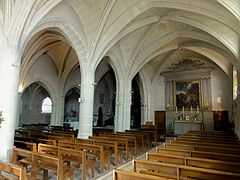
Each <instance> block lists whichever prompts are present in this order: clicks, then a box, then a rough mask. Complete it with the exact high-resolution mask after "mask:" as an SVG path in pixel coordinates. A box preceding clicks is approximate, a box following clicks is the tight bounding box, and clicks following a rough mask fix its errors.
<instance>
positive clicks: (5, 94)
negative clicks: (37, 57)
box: [0, 45, 20, 161]
mask: <svg viewBox="0 0 240 180" xmlns="http://www.w3.org/2000/svg"><path fill="white" fill-rule="evenodd" d="M0 49H1V53H0V82H1V88H0V111H2V112H3V117H4V121H3V122H2V124H1V128H0V137H2V138H1V140H0V159H1V160H3V161H8V158H9V157H8V153H9V151H10V150H11V149H12V147H13V140H14V131H15V127H16V119H17V106H18V84H19V73H20V58H19V55H18V52H17V49H16V48H15V47H11V46H9V45H2V46H1V45H0Z"/></svg>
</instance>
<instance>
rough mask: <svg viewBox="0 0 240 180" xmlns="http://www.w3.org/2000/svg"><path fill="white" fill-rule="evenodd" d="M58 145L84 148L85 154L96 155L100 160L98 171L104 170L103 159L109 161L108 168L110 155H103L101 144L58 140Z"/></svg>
mask: <svg viewBox="0 0 240 180" xmlns="http://www.w3.org/2000/svg"><path fill="white" fill-rule="evenodd" d="M58 146H59V147H63V148H70V149H75V150H81V151H83V150H86V153H87V154H91V155H93V156H94V158H95V157H97V158H98V159H99V161H100V173H102V172H103V170H104V160H106V161H107V162H109V164H108V170H109V169H110V157H105V155H104V150H103V146H98V145H93V144H84V143H80V142H69V141H59V142H58Z"/></svg>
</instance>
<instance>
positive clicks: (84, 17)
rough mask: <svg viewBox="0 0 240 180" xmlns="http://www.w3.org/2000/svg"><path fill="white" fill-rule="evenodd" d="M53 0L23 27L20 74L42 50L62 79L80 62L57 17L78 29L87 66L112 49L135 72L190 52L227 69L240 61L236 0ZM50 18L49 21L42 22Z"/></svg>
mask: <svg viewBox="0 0 240 180" xmlns="http://www.w3.org/2000/svg"><path fill="white" fill-rule="evenodd" d="M51 2H52V4H53V5H52V6H51V7H49V8H47V7H46V4H47V3H49V2H48V1H41V3H40V2H37V1H36V3H35V5H34V6H35V9H34V10H35V13H36V14H37V13H39V12H41V11H40V9H41V8H43V7H44V8H45V9H46V13H45V14H43V16H42V17H41V18H39V19H38V22H37V24H36V26H34V27H32V29H31V28H30V27H31V26H28V28H27V27H25V28H24V32H25V34H27V35H28V36H26V38H25V39H22V48H23V49H24V51H23V54H22V74H25V73H26V72H27V71H28V70H29V68H31V65H32V64H33V63H34V61H36V60H37V59H38V57H39V56H40V55H41V54H43V53H44V54H47V55H49V56H50V57H51V59H52V61H53V62H54V64H55V66H56V71H57V76H58V77H59V78H60V79H61V78H62V77H63V76H68V74H69V73H70V71H71V69H72V68H74V67H76V65H77V64H78V63H79V62H80V65H81V61H82V59H81V56H79V55H77V54H78V52H77V50H76V47H75V46H74V44H73V42H72V41H71V40H70V39H71V38H70V37H67V35H66V34H64V33H63V32H61V31H59V30H58V29H57V28H55V27H54V24H51V23H58V22H61V23H63V22H64V23H66V24H67V25H69V27H71V31H72V32H74V33H75V34H76V35H77V36H76V38H75V37H74V38H75V39H74V41H81V43H82V45H83V47H84V50H85V51H86V55H87V57H88V61H89V62H88V63H89V66H92V67H94V68H95V69H96V67H97V66H98V64H99V63H100V61H101V60H102V59H103V58H104V56H106V55H109V54H110V58H112V60H113V61H115V63H116V64H120V66H121V69H123V70H124V72H126V73H127V74H128V75H130V76H132V77H134V75H135V74H136V73H137V72H139V71H140V70H141V69H143V68H144V67H148V69H152V70H153V71H154V72H158V73H159V69H161V68H162V67H161V66H162V65H163V64H164V63H165V62H166V61H169V62H176V61H181V60H182V59H185V58H189V57H194V58H200V59H203V60H206V61H213V62H214V63H216V64H217V65H218V66H219V67H221V68H222V69H223V71H225V72H226V73H227V74H228V73H229V72H228V71H229V69H230V67H231V66H232V64H233V65H235V66H236V67H237V69H239V67H240V63H239V57H240V54H239V49H240V48H239V45H240V42H239V39H240V38H239V37H240V11H239V8H240V2H239V1H238V0H233V1H231V2H226V1H221V0H211V1H209V0H192V1H189V0H188V1H187V0H184V1H178V0H131V1H128V0H65V1H60V0H59V1H51ZM38 10H39V11H38ZM63 12H64V13H63ZM32 13H33V12H32ZM33 17H35V16H33ZM28 21H29V20H28ZM48 22H51V23H50V24H49V27H48V26H47V25H46V27H47V28H45V29H44V28H42V27H43V26H44V24H47V23H48ZM69 31H70V30H69ZM73 36H74V35H73ZM78 38H79V39H78ZM72 39H73V38H72ZM113 54H114V56H111V55H113ZM114 57H116V59H114ZM117 61H120V62H117ZM24 72H25V73H24Z"/></svg>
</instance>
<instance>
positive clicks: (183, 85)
mask: <svg viewBox="0 0 240 180" xmlns="http://www.w3.org/2000/svg"><path fill="white" fill-rule="evenodd" d="M173 85H174V91H173V92H174V107H178V108H182V107H184V108H189V109H190V108H191V107H192V108H194V109H197V108H200V107H201V81H200V80H180V81H174V83H173Z"/></svg>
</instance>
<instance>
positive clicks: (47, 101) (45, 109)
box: [42, 97, 52, 113]
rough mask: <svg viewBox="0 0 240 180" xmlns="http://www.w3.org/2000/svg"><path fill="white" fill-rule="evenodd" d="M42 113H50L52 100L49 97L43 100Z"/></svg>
mask: <svg viewBox="0 0 240 180" xmlns="http://www.w3.org/2000/svg"><path fill="white" fill-rule="evenodd" d="M42 113H52V100H51V99H50V98H49V97H46V98H45V99H43V102H42Z"/></svg>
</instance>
